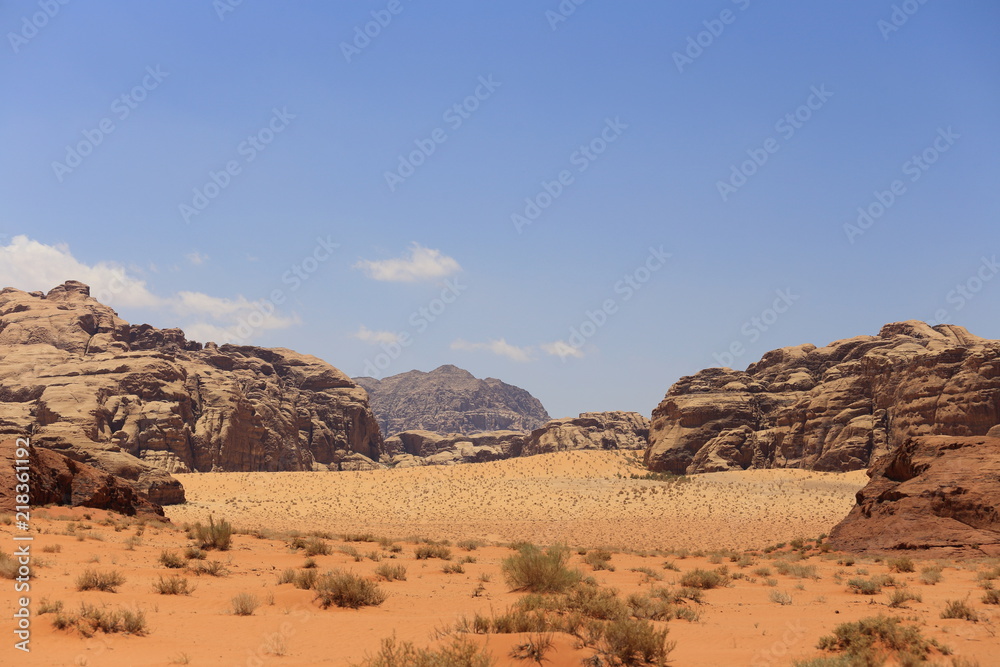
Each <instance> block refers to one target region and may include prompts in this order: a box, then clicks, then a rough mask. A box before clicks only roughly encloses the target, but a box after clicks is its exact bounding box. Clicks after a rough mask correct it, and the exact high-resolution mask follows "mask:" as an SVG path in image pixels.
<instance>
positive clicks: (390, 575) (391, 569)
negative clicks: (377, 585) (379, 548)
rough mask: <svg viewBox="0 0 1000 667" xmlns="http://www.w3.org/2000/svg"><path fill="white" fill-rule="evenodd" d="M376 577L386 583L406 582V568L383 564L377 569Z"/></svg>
mask: <svg viewBox="0 0 1000 667" xmlns="http://www.w3.org/2000/svg"><path fill="white" fill-rule="evenodd" d="M375 576H377V577H379V578H381V579H385V580H386V581H406V568H405V567H404V566H402V565H391V564H389V563H382V564H380V565H379V566H378V567H376V568H375Z"/></svg>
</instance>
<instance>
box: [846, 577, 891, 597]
mask: <svg viewBox="0 0 1000 667" xmlns="http://www.w3.org/2000/svg"><path fill="white" fill-rule="evenodd" d="M895 585H896V582H895V580H894V579H893V578H892V577H890V576H889V575H886V574H883V575H874V576H872V577H870V578H868V579H864V578H862V577H853V578H851V579H848V580H847V587H848V588H849V589H850V590H851V591H852V592H853V593H857V594H858V595H875V594H877V593H881V592H882V587H883V586H895Z"/></svg>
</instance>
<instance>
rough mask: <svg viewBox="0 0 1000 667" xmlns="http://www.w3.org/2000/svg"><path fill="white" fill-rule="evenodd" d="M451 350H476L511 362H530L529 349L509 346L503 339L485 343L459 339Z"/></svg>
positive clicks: (452, 345)
mask: <svg viewBox="0 0 1000 667" xmlns="http://www.w3.org/2000/svg"><path fill="white" fill-rule="evenodd" d="M451 349H453V350H466V351H470V352H472V351H477V350H484V351H486V352H491V353H493V354H496V355H499V356H501V357H507V358H508V359H511V360H512V361H520V362H524V361H531V348H530V347H517V346H516V345H511V344H510V343H508V342H507V341H506V340H504V339H503V338H498V339H496V340H491V341H487V342H485V343H470V342H469V341H467V340H462V339H461V338H459V339H458V340H456V341H454V342H453V343H452V344H451Z"/></svg>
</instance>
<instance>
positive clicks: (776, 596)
mask: <svg viewBox="0 0 1000 667" xmlns="http://www.w3.org/2000/svg"><path fill="white" fill-rule="evenodd" d="M769 597H770V599H771V602H776V603H777V604H780V605H790V604H792V596H791V595H789V594H788V593H783V592H781V591H771V594H770V596H769Z"/></svg>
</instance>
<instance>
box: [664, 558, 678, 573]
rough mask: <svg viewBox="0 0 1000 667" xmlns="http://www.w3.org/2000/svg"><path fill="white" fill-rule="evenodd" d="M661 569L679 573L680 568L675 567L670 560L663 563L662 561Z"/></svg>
mask: <svg viewBox="0 0 1000 667" xmlns="http://www.w3.org/2000/svg"><path fill="white" fill-rule="evenodd" d="M663 569H664V570H672V571H674V572H680V571H681V568H679V567H677V563H675V562H674V561H672V560H665V561H663Z"/></svg>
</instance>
